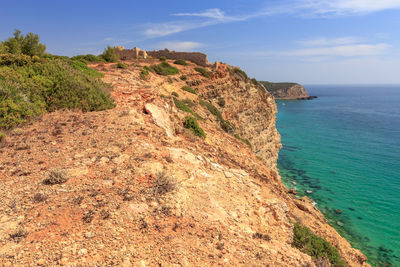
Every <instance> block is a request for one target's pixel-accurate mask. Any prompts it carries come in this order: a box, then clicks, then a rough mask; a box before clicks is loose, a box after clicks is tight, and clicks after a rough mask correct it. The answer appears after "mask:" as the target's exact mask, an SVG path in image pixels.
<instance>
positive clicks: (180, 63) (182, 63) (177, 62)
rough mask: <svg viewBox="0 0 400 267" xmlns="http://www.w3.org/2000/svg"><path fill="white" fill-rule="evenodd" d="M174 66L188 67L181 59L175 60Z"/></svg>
mask: <svg viewBox="0 0 400 267" xmlns="http://www.w3.org/2000/svg"><path fill="white" fill-rule="evenodd" d="M174 64H177V65H183V66H187V65H188V64H187V63H186V61H185V60H183V59H178V60H175V62H174Z"/></svg>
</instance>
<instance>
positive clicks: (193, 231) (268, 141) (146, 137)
mask: <svg viewBox="0 0 400 267" xmlns="http://www.w3.org/2000/svg"><path fill="white" fill-rule="evenodd" d="M168 62H169V63H170V64H171V65H173V61H168ZM126 63H127V64H128V67H127V68H125V69H118V68H117V67H116V64H112V63H108V64H103V63H101V64H93V65H91V67H93V68H96V69H97V70H99V71H101V72H103V73H104V74H105V77H104V81H106V82H109V83H111V84H112V85H113V87H114V90H113V92H112V96H113V98H114V99H115V101H116V104H117V106H116V108H114V109H111V110H105V111H99V112H91V113H80V112H61V111H58V112H53V113H49V114H46V115H43V116H42V117H41V118H39V119H36V120H35V121H34V122H33V123H32V124H28V125H25V126H24V127H21V128H17V129H14V130H13V131H11V132H9V133H8V135H7V137H5V138H4V139H3V140H2V141H1V142H0V179H1V185H2V186H1V187H0V244H1V245H0V265H1V266H59V265H61V266H215V265H222V266H317V264H319V265H318V266H328V265H329V263H327V262H326V261H325V262H324V261H322V262H323V264H327V265H320V264H321V263H317V262H316V261H315V260H314V259H312V258H311V257H310V256H309V255H306V254H304V253H303V252H301V251H300V250H298V249H297V248H295V247H293V246H292V241H293V223H294V222H299V223H301V224H303V225H305V226H307V227H309V228H310V229H311V230H312V231H313V232H314V233H316V234H317V235H319V236H321V237H323V238H325V239H326V240H328V241H329V242H330V243H331V244H332V245H333V246H334V247H335V248H337V250H338V251H339V253H340V254H341V256H342V257H343V259H344V260H345V261H346V263H347V264H348V265H349V266H368V265H367V264H366V263H365V261H366V258H365V256H364V255H363V254H362V253H361V252H360V251H358V250H356V249H353V248H352V247H351V246H350V244H349V243H348V242H347V241H346V240H345V239H344V238H342V237H341V236H340V235H339V234H338V233H337V232H336V231H335V230H334V229H333V228H332V227H330V226H329V225H328V224H327V223H326V220H325V219H324V217H323V215H322V214H321V213H320V212H319V211H318V210H317V209H316V208H315V207H314V206H313V204H312V201H311V200H310V199H308V198H306V197H305V198H298V197H296V196H295V195H293V194H289V193H287V189H286V188H285V187H284V186H283V185H282V183H281V182H280V177H279V175H278V174H277V172H276V159H277V156H278V151H279V148H280V141H279V134H278V133H277V131H276V128H275V113H276V105H275V103H274V100H273V97H272V96H271V95H270V94H269V93H268V92H265V90H263V88H262V87H261V86H259V85H257V84H254V83H252V82H251V81H250V80H249V79H247V78H243V77H242V76H240V75H238V74H235V72H233V71H232V69H231V67H229V66H227V65H225V64H216V65H214V66H210V67H207V68H206V69H205V70H204V71H200V72H199V69H198V70H197V71H196V70H195V68H196V67H198V66H196V65H194V64H192V63H189V64H188V65H187V66H181V65H176V66H175V67H177V68H178V69H179V74H178V75H173V76H162V75H157V74H156V73H152V72H150V73H148V72H146V70H147V68H145V67H149V66H151V65H154V64H158V63H159V61H158V60H151V59H150V60H144V59H140V60H133V61H127V62H126ZM185 86H186V87H185ZM187 86H190V87H191V89H192V90H189V89H188V88H187ZM189 91H191V92H192V93H191V92H189ZM193 92H194V93H193ZM207 103H208V104H207ZM217 111H219V112H220V113H218V112H217ZM187 116H193V117H195V118H197V123H198V125H199V126H200V127H201V128H202V129H203V130H204V132H205V134H206V137H205V138H201V137H198V136H196V135H195V134H194V132H192V131H191V130H190V129H187V128H185V127H184V124H183V122H184V121H185V118H187ZM185 125H187V124H185ZM189 126H193V124H191V125H189ZM249 144H250V145H249Z"/></svg>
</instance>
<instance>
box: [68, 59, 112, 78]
mask: <svg viewBox="0 0 400 267" xmlns="http://www.w3.org/2000/svg"><path fill="white" fill-rule="evenodd" d="M72 66H73V67H74V68H75V69H76V70H79V71H81V72H83V73H85V74H87V75H89V76H92V77H103V76H104V75H103V73H101V72H98V71H97V70H95V69H91V68H89V67H88V66H87V65H86V64H85V63H83V62H82V61H80V60H73V61H72Z"/></svg>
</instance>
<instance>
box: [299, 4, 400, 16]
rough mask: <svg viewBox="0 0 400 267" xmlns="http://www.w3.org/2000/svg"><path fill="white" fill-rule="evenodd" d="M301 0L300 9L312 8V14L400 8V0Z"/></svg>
mask: <svg viewBox="0 0 400 267" xmlns="http://www.w3.org/2000/svg"><path fill="white" fill-rule="evenodd" d="M301 2H302V4H300V6H299V7H300V9H303V10H307V9H308V10H310V11H311V15H312V14H314V15H360V14H367V13H372V12H378V11H382V10H387V9H399V8H400V1H399V0H302V1H301ZM305 15H306V16H307V15H310V14H305Z"/></svg>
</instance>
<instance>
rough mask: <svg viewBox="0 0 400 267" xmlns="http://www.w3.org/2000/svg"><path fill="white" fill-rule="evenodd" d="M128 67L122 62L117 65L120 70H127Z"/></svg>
mask: <svg viewBox="0 0 400 267" xmlns="http://www.w3.org/2000/svg"><path fill="white" fill-rule="evenodd" d="M127 67H128V65H126V64H125V63H122V62H118V64H117V68H119V69H126V68H127Z"/></svg>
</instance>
